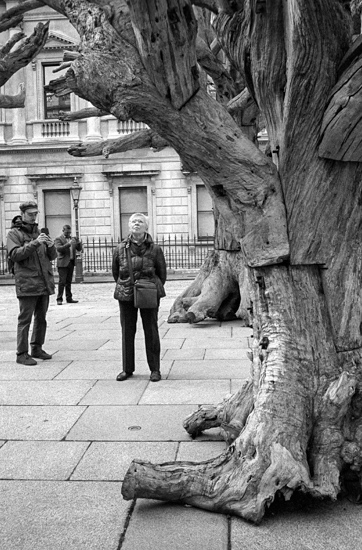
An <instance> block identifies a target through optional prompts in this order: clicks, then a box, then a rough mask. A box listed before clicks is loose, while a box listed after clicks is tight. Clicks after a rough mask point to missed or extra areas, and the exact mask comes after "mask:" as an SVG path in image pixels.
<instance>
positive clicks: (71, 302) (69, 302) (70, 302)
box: [67, 298, 79, 304]
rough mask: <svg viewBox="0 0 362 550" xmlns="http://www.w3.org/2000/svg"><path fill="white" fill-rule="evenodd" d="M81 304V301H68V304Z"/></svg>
mask: <svg viewBox="0 0 362 550" xmlns="http://www.w3.org/2000/svg"><path fill="white" fill-rule="evenodd" d="M78 302H79V300H73V298H72V299H71V300H67V304H77V303H78Z"/></svg>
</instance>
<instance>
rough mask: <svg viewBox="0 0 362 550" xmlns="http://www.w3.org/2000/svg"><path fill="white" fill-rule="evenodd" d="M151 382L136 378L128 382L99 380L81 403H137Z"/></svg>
mask: <svg viewBox="0 0 362 550" xmlns="http://www.w3.org/2000/svg"><path fill="white" fill-rule="evenodd" d="M131 382H132V383H131ZM149 383H150V381H149V380H148V379H147V380H145V379H135V378H132V380H129V381H128V380H127V383H121V382H117V381H116V380H98V382H96V384H95V385H94V386H93V387H92V389H91V390H90V391H89V392H88V393H87V395H85V396H84V397H83V399H81V401H80V405H137V403H139V401H140V399H141V397H142V395H143V394H144V391H145V389H146V387H147V385H148V384H149Z"/></svg>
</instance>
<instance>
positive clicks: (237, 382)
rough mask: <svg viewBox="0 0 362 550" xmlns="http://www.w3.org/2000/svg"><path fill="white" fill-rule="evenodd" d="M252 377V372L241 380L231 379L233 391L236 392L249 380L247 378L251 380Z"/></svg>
mask: <svg viewBox="0 0 362 550" xmlns="http://www.w3.org/2000/svg"><path fill="white" fill-rule="evenodd" d="M250 379H251V376H250V373H249V374H248V376H245V378H243V379H241V380H238V379H235V380H230V382H231V393H236V392H237V391H239V390H240V388H241V386H242V385H243V384H244V383H245V382H246V381H247V380H250Z"/></svg>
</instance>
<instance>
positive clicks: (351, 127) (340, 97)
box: [319, 54, 362, 162]
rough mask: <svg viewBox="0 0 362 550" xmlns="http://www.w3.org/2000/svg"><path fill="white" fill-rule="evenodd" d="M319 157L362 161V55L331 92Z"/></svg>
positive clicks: (323, 124)
mask: <svg viewBox="0 0 362 550" xmlns="http://www.w3.org/2000/svg"><path fill="white" fill-rule="evenodd" d="M319 155H320V156H321V157H323V158H328V159H333V160H340V161H344V162H362V54H359V56H358V57H357V58H355V59H354V60H353V63H352V65H351V66H349V67H348V68H347V69H346V70H345V72H344V73H343V74H342V76H341V77H340V78H339V80H338V82H337V84H336V86H335V87H334V88H333V90H332V93H331V99H330V101H329V104H328V106H327V108H326V110H325V113H324V117H323V122H322V128H321V143H320V145H319Z"/></svg>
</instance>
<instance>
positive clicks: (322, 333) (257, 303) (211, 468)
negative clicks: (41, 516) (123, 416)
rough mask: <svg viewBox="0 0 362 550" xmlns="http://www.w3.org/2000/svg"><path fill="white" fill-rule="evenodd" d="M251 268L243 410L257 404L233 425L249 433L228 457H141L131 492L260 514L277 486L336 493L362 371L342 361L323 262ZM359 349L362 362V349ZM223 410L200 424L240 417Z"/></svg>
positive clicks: (127, 490)
mask: <svg viewBox="0 0 362 550" xmlns="http://www.w3.org/2000/svg"><path fill="white" fill-rule="evenodd" d="M251 277H252V279H253V280H252V285H253V288H254V293H253V304H254V312H255V314H256V317H257V319H258V325H259V326H258V327H254V345H253V362H252V393H253V400H254V406H253V407H251V406H250V393H249V392H250V391H251V389H250V388H249V387H246V388H245V390H244V392H245V400H246V403H245V402H244V404H243V406H244V412H245V413H246V414H247V412H248V409H249V411H250V409H251V408H252V412H250V414H249V416H248V417H247V421H246V414H244V415H243V414H239V417H240V420H239V422H238V423H237V425H236V431H235V432H234V433H233V434H232V435H233V437H235V436H236V435H237V432H238V430H241V433H240V435H238V437H237V439H236V440H235V441H234V442H233V443H232V444H231V445H230V447H229V448H228V450H227V451H225V452H224V453H223V454H222V455H221V456H220V457H218V458H216V459H214V460H209V461H206V462H204V463H201V464H192V463H182V462H180V463H169V464H161V465H152V464H150V463H147V462H141V461H134V462H133V464H132V465H131V467H130V469H129V471H128V473H127V475H126V477H125V480H124V484H123V489H122V491H123V495H124V497H125V498H127V499H131V498H153V499H161V500H173V501H179V502H182V503H187V504H192V505H196V506H200V507H202V508H205V509H208V510H213V511H218V512H223V513H233V514H236V515H239V516H241V517H243V518H245V519H248V520H250V521H253V522H256V523H257V522H259V521H260V520H261V519H262V517H263V514H264V511H265V506H267V505H268V503H270V502H271V501H272V500H273V498H274V496H275V493H276V492H277V491H279V492H281V493H282V494H283V495H284V496H285V498H289V497H290V496H291V494H292V492H293V491H295V490H296V489H300V490H302V491H305V492H308V493H311V494H312V495H314V496H319V497H330V498H336V497H337V495H338V492H339V487H340V486H339V475H340V471H341V467H342V460H341V458H340V457H341V451H342V448H343V445H344V442H345V438H346V432H345V430H346V424H345V422H346V411H347V409H348V408H349V406H350V403H351V400H352V398H353V395H354V393H355V389H356V382H357V374H356V373H352V372H348V371H347V370H341V368H340V363H339V360H338V356H337V353H336V349H335V346H334V343H333V337H332V331H331V326H330V322H329V314H328V310H327V308H326V303H325V299H324V295H323V293H322V292H321V276H320V271H319V269H318V267H289V268H287V267H278V268H275V267H270V268H263V269H258V270H255V272H254V273H253V274H252V276H251ZM354 359H355V361H359V362H361V357H360V354H358V358H357V357H355V358H354ZM248 390H249V392H248ZM247 403H249V405H248V404H247ZM225 408H227V407H225ZM215 416H216V415H215ZM220 416H221V418H219V419H217V420H216V421H215V422H211V421H210V419H209V420H207V419H205V423H204V424H203V425H202V424H201V425H200V426H199V427H201V428H207V427H212V426H215V424H219V425H221V426H222V423H223V422H224V423H225V424H229V423H231V425H232V419H231V420H230V419H229V418H228V417H227V415H226V416H224V413H223V414H221V415H220ZM224 418H226V422H225V420H224ZM210 422H211V423H210ZM199 427H196V430H194V433H195V432H196V433H197V432H198V430H199ZM230 435H231V432H230V431H229V433H228V437H229V439H230V440H231V439H233V437H230ZM349 435H351V434H349ZM354 443H355V445H358V442H356V441H355V442H354Z"/></svg>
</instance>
